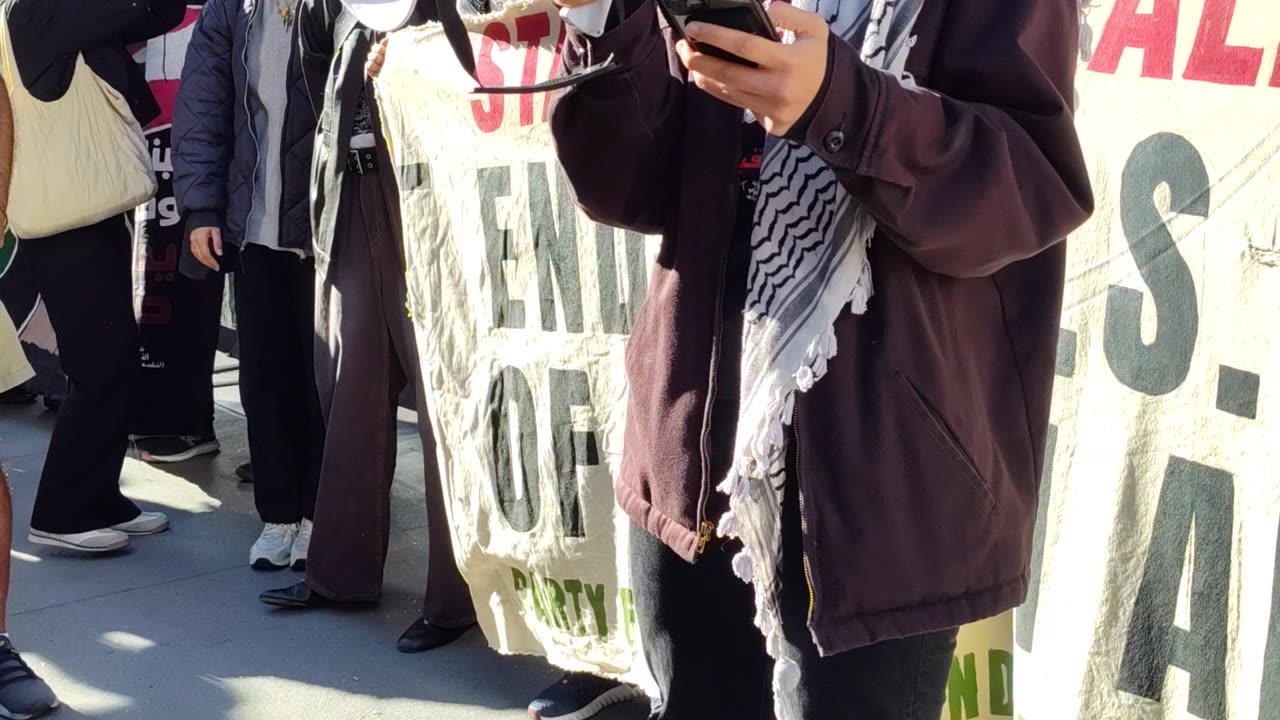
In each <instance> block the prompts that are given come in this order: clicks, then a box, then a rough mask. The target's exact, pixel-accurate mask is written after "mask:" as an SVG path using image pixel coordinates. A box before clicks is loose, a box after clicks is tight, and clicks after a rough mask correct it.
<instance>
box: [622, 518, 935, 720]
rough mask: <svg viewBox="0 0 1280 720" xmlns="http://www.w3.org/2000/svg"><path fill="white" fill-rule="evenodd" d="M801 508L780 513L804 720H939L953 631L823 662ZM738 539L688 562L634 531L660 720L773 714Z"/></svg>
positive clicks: (737, 719)
mask: <svg viewBox="0 0 1280 720" xmlns="http://www.w3.org/2000/svg"><path fill="white" fill-rule="evenodd" d="M800 539H801V538H800V511H799V502H798V500H797V499H796V497H794V493H793V494H792V496H791V497H788V498H787V501H786V504H785V507H784V509H783V558H784V559H783V568H782V574H783V580H782V614H783V631H784V635H785V636H786V642H787V643H788V644H789V645H791V646H792V647H793V648H794V649H795V650H796V651H797V652H798V655H799V657H800V666H801V677H802V680H801V684H800V688H799V689H798V691H797V694H796V697H795V700H796V701H797V702H798V705H799V707H800V708H801V710H802V713H803V717H804V718H805V720H937V718H938V717H939V716H940V715H941V712H942V707H943V704H944V703H945V702H946V688H947V678H948V675H949V673H950V671H951V658H952V655H953V654H954V653H955V647H956V635H957V633H958V631H957V630H948V631H944V632H939V633H934V634H930V635H922V636H918V637H911V638H906V639H902V640H891V641H887V642H882V643H879V644H876V645H872V646H870V647H865V648H860V649H857V650H851V651H849V652H845V653H841V654H839V655H833V656H831V657H826V658H824V657H820V656H819V654H818V650H817V647H816V646H815V645H814V643H813V639H812V637H811V636H810V634H809V629H808V625H807V619H808V611H809V594H808V584H807V581H806V579H805V575H804V568H803V563H802V562H801V561H800V558H801V549H800ZM740 547H741V546H740V544H737V543H733V544H728V543H726V542H724V541H720V542H713V543H712V544H710V545H708V547H707V551H706V553H705V554H704V555H703V556H702V557H701V558H700V559H699V560H698V563H697V564H696V565H690V564H688V563H686V562H685V561H684V560H683V559H681V558H680V557H679V556H678V555H676V554H675V553H674V552H672V551H671V550H670V549H669V548H667V547H666V546H665V545H663V544H662V543H661V542H659V541H658V540H657V539H656V538H654V537H653V536H652V535H650V534H649V533H647V532H645V531H643V530H641V529H640V528H638V527H633V531H632V535H631V563H632V565H631V576H632V582H633V584H634V586H635V588H634V589H635V600H636V612H637V620H638V622H639V626H640V632H641V637H642V639H643V642H644V650H645V654H646V657H647V659H648V661H649V666H650V669H651V670H652V671H653V674H654V679H655V680H656V681H657V683H658V687H659V689H660V690H661V691H662V699H663V703H664V707H663V709H662V710H661V711H660V712H659V713H658V714H657V715H656V716H655V717H656V718H659V719H660V720H706V719H707V718H725V719H726V720H729V719H730V718H731V719H732V720H758V719H759V720H768V719H771V718H773V717H774V714H773V695H772V692H771V687H772V681H773V661H772V660H771V659H770V658H769V656H768V654H767V653H766V652H765V648H764V639H763V637H762V636H761V635H760V631H759V630H757V629H756V627H755V624H754V623H753V618H754V616H755V599H754V595H753V593H752V589H751V587H750V586H749V585H747V584H746V583H744V582H742V581H741V580H739V579H738V578H737V576H735V575H734V574H733V569H732V568H731V567H730V561H731V559H732V557H733V553H734V552H736V551H737V550H738V549H739V548H740Z"/></svg>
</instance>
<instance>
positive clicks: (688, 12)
mask: <svg viewBox="0 0 1280 720" xmlns="http://www.w3.org/2000/svg"><path fill="white" fill-rule="evenodd" d="M659 3H660V4H661V5H662V9H663V10H664V11H665V12H666V14H667V16H668V17H669V18H670V19H671V25H672V27H674V28H675V30H676V32H678V33H680V36H681V38H683V39H685V40H688V42H689V44H690V45H692V46H693V47H694V49H695V50H697V51H698V52H700V53H705V54H707V55H710V56H712V57H717V58H720V59H721V60H728V61H729V62H734V63H738V64H739V65H747V66H749V67H755V66H756V64H755V63H753V62H750V61H748V60H744V59H743V58H740V57H738V56H737V55H734V54H733V53H730V52H726V51H724V50H721V49H720V48H718V47H714V46H712V45H707V44H706V43H695V42H694V41H693V40H691V39H689V37H688V35H687V34H686V33H685V31H684V28H685V26H686V25H688V24H689V23H692V22H701V23H707V24H708V25H719V26H721V27H727V28H731V29H733V30H738V31H740V32H744V33H749V34H751V35H757V36H759V37H762V38H764V39H766V40H773V41H775V42H776V41H777V40H778V32H777V30H775V29H774V27H773V20H772V19H771V18H770V17H769V13H768V11H766V10H765V9H764V5H763V4H762V3H761V2H760V0H659Z"/></svg>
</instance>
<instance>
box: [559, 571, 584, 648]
mask: <svg viewBox="0 0 1280 720" xmlns="http://www.w3.org/2000/svg"><path fill="white" fill-rule="evenodd" d="M564 589H565V592H567V593H569V597H571V598H573V616H574V617H575V618H577V620H578V623H577V625H575V626H574V628H573V634H574V635H579V636H581V635H586V634H587V626H586V623H584V622H582V581H581V580H565V581H564Z"/></svg>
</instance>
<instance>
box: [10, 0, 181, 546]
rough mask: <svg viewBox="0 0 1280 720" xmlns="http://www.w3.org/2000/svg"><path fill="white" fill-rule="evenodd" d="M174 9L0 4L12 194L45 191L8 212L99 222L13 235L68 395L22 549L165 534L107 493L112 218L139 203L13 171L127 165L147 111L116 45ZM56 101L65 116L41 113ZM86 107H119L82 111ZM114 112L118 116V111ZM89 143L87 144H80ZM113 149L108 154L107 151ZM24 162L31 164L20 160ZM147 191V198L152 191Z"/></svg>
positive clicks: (116, 484) (129, 378) (122, 337)
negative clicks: (67, 193) (74, 190)
mask: <svg viewBox="0 0 1280 720" xmlns="http://www.w3.org/2000/svg"><path fill="white" fill-rule="evenodd" d="M184 7H185V5H184V2H183V0H152V2H150V3H138V2H135V1H134V0H97V1H95V2H93V3H88V4H86V3H82V2H80V1H79V0H6V2H4V3H3V4H2V5H0V10H3V11H4V12H3V14H4V17H5V20H6V26H5V27H4V28H3V29H0V36H2V37H0V40H3V41H5V42H3V44H4V45H6V46H8V45H11V47H5V48H4V53H5V57H4V65H5V79H6V81H7V82H8V83H9V97H10V99H11V103H12V108H13V114H14V131H15V137H14V143H15V149H14V178H13V188H23V190H24V192H31V191H32V188H35V189H36V190H35V191H36V192H42V193H45V194H46V195H49V197H42V198H34V197H27V198H26V199H25V202H26V203H29V205H26V206H24V207H22V208H21V211H22V212H23V213H24V214H25V215H27V216H28V221H35V222H36V226H38V227H45V226H47V225H48V223H47V222H46V220H47V218H48V217H49V216H53V215H56V216H58V217H59V218H78V217H84V218H86V222H88V220H87V219H88V218H90V217H93V218H102V217H103V215H104V214H106V215H107V216H106V217H105V219H99V220H98V221H97V222H92V223H91V224H87V225H86V226H84V227H78V228H74V229H71V230H66V231H61V232H55V233H53V234H49V235H42V234H41V233H40V232H38V231H31V232H27V233H26V234H27V235H28V237H23V238H22V240H23V243H24V244H23V251H24V252H25V253H27V254H28V255H29V257H31V258H32V262H33V263H34V267H35V275H36V284H37V286H38V289H39V292H40V295H41V296H42V298H43V300H44V303H45V307H46V309H47V310H48V312H49V318H50V321H51V323H52V325H53V330H54V332H55V333H56V335H57V337H58V354H59V360H60V363H61V365H62V368H63V370H64V371H65V372H66V375H67V378H68V380H69V387H70V390H69V393H68V396H67V399H66V401H65V402H64V403H63V405H62V407H61V410H60V412H59V413H58V420H57V424H56V425H55V427H54V430H53V437H52V439H51V441H50V443H49V451H48V453H47V455H46V458H45V465H44V471H43V474H42V476H41V480H40V490H39V493H38V494H37V496H36V503H35V508H34V510H33V512H32V515H31V529H30V532H29V533H28V538H29V539H30V540H31V542H33V543H37V544H41V545H51V546H56V547H61V548H67V549H72V550H79V551H84V552H108V551H112V550H119V549H121V548H123V547H125V546H127V545H128V544H129V542H130V540H129V538H130V536H131V535H150V534H155V533H159V532H163V531H165V530H167V529H168V527H169V519H168V518H167V517H166V516H165V515H164V514H163V513H158V512H142V511H141V510H139V509H138V507H137V506H136V505H134V504H133V502H132V501H130V500H129V499H128V498H126V497H125V496H124V494H123V493H121V492H120V471H121V469H122V467H123V464H124V457H125V453H126V451H127V449H128V439H129V437H128V432H129V427H128V423H129V412H130V407H131V399H130V393H131V392H132V389H133V385H132V383H133V378H134V377H135V375H136V374H137V368H138V346H137V326H136V325H135V322H134V317H133V283H132V277H131V275H132V273H131V268H132V254H133V253H132V250H133V248H132V239H131V237H130V235H129V227H128V222H127V218H126V217H125V215H124V214H116V213H117V208H120V207H128V204H132V203H136V202H137V201H139V198H138V197H135V196H132V195H131V196H130V197H114V196H112V193H113V192H115V190H116V189H117V188H123V187H125V185H126V182H127V181H129V180H130V178H129V177H122V176H117V177H86V176H84V175H83V174H82V175H79V176H76V177H75V178H74V180H76V181H77V182H80V183H81V184H92V183H107V184H111V185H109V186H108V187H106V188H104V189H103V190H102V192H100V193H98V194H99V195H100V197H98V198H95V200H94V201H95V202H98V201H101V202H104V203H107V204H109V205H110V207H109V208H106V209H102V208H98V207H90V206H89V205H88V202H89V201H88V199H86V198H80V197H75V198H74V199H75V202H74V203H72V202H68V198H67V197H62V196H59V195H58V194H57V192H56V190H53V189H51V188H49V187H47V184H48V181H49V178H50V177H54V176H53V175H52V174H47V175H46V176H45V177H42V178H38V177H27V178H24V177H22V176H21V175H20V173H22V172H28V173H32V174H35V173H39V172H46V173H52V172H55V171H51V170H49V168H58V169H57V170H56V172H59V173H71V172H81V173H85V172H90V173H110V172H113V170H115V171H123V170H124V169H125V168H132V166H131V165H128V162H129V161H131V160H135V159H136V158H126V157H124V156H123V155H124V152H125V149H126V148H132V147H134V146H136V145H139V144H140V143H141V141H142V138H141V136H140V135H139V136H138V137H134V134H135V133H140V130H139V126H141V125H145V124H146V123H147V122H149V121H150V120H151V119H152V118H154V117H155V116H156V115H157V114H158V112H159V108H158V107H157V105H156V101H155V98H154V96H153V95H152V93H151V90H150V89H149V88H148V87H147V84H146V81H145V80H144V79H143V77H142V73H141V71H140V70H139V68H138V66H137V63H135V62H134V61H133V58H132V57H130V56H129V53H128V51H127V50H126V45H127V44H128V43H131V42H138V41H142V40H146V39H148V38H151V37H154V36H156V35H160V34H162V33H164V32H167V31H168V30H169V29H170V28H172V27H173V26H174V25H176V24H177V23H178V21H179V20H180V19H181V18H182V12H183V8H184ZM11 63H12V67H11V66H10V64H11ZM11 71H12V72H11ZM103 84H105V85H107V86H109V87H110V88H111V89H112V90H114V91H115V93H116V96H115V97H114V98H104V97H103V93H102V92H101V89H100V88H101V86H102V85H103ZM68 98H70V101H69V102H67V103H64V106H65V107H66V110H65V111H64V110H63V109H62V107H58V108H56V109H55V108H53V105H54V104H55V103H59V102H62V101H63V100H64V99H68ZM89 103H95V104H101V103H120V105H117V106H115V107H114V108H108V107H105V106H100V107H95V108H93V109H91V110H90V109H87V108H88V104H89ZM123 107H127V112H126V114H129V113H131V114H132V116H133V117H132V118H131V119H128V120H127V119H126V118H125V117H122V116H121V115H120V114H119V111H120V109H122V108H123ZM77 109H80V113H79V114H77V115H71V116H62V117H61V119H60V121H59V122H56V123H50V124H48V125H47V126H43V125H41V124H40V120H39V118H40V117H42V115H43V114H44V113H54V112H57V113H62V112H67V113H75V112H76V110H77ZM113 109H114V110H115V111H116V112H115V113H113V112H112V110H113ZM24 117H25V118H26V120H25V121H24ZM129 120H136V124H134V123H132V122H130V121H129ZM24 122H25V124H24ZM58 133H61V135H58ZM90 139H92V140H93V142H94V143H95V146H94V147H86V146H85V143H86V142H88V141H89V140H90ZM108 143H110V144H108ZM106 148H110V150H107V149H106ZM117 151H119V152H120V154H121V156H120V157H116V156H115V153H116V152H117ZM24 155H25V157H26V158H38V160H37V161H35V162H32V161H30V160H25V161H23V160H22V157H23V156H24ZM24 167H25V168H26V169H25V170H24V169H23V168H24ZM71 168H75V169H74V170H73V169H71ZM137 170H139V171H144V169H142V168H137ZM64 179H65V180H66V181H68V182H69V181H71V180H72V178H71V177H65V178H64ZM147 188H148V189H147V192H154V185H153V184H152V183H150V182H148V183H147ZM139 192H141V189H139ZM16 197H17V195H16V194H15V195H14V196H13V197H12V198H11V203H10V207H9V211H10V212H11V213H12V214H13V216H14V219H15V220H16V219H17V218H18V213H19V209H20V208H19V206H18V205H17V201H16ZM71 197H74V196H71ZM142 199H145V197H144V198H142ZM104 207H105V206H104ZM63 213H66V214H65V215H63ZM25 222H27V221H24V223H25Z"/></svg>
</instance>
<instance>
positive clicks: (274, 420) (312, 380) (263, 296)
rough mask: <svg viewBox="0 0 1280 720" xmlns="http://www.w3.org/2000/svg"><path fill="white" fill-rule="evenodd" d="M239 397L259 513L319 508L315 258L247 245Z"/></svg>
mask: <svg viewBox="0 0 1280 720" xmlns="http://www.w3.org/2000/svg"><path fill="white" fill-rule="evenodd" d="M235 296H236V332H237V333H238V334H239V338H240V403H241V404H242V405H243V406H244V413H245V416H246V417H247V418H248V421H249V458H250V460H251V461H252V462H253V475H254V483H253V493H254V500H255V502H256V504H257V507H258V515H259V516H260V517H261V518H262V521H263V522H267V523H296V522H298V521H299V520H302V519H303V518H307V519H311V518H312V517H313V516H314V514H315V507H316V488H317V486H318V485H319V483H320V458H321V454H322V453H323V452H324V421H323V419H322V418H321V415H320V398H319V395H318V394H317V393H316V376H315V365H314V362H313V360H312V358H313V357H314V356H313V349H314V347H315V329H314V327H313V324H312V318H313V315H314V312H315V262H314V261H313V260H310V259H305V260H304V259H302V258H300V257H299V256H297V255H296V254H294V253H291V252H284V251H279V250H271V249H269V248H265V247H262V246H260V245H248V246H246V247H245V248H244V251H243V252H241V254H240V272H239V273H238V274H237V275H236V279H235Z"/></svg>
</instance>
